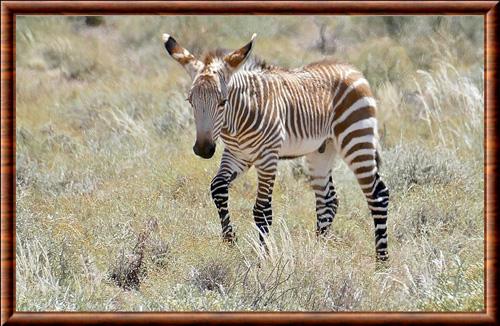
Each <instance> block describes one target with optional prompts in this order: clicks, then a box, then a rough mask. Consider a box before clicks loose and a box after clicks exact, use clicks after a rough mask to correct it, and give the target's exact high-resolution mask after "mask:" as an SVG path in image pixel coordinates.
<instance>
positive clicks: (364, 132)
mask: <svg viewBox="0 0 500 326" xmlns="http://www.w3.org/2000/svg"><path fill="white" fill-rule="evenodd" d="M368 135H374V132H373V128H364V129H358V130H355V131H353V132H351V133H349V134H347V135H346V137H345V138H344V140H343V141H342V145H341V146H340V148H344V147H346V146H347V144H349V142H350V141H351V140H352V139H353V138H357V137H363V136H368Z"/></svg>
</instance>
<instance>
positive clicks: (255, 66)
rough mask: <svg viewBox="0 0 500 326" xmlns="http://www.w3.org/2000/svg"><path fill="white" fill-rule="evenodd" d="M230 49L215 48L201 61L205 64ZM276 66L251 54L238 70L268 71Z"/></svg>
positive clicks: (222, 56) (219, 57)
mask: <svg viewBox="0 0 500 326" xmlns="http://www.w3.org/2000/svg"><path fill="white" fill-rule="evenodd" d="M231 52H232V51H231V50H228V49H224V48H217V49H216V50H215V51H211V52H208V53H206V54H205V55H204V57H203V60H202V61H203V63H204V64H205V65H209V64H210V63H211V62H213V61H214V60H216V59H222V58H224V56H226V55H227V54H229V53H231ZM277 68H278V67H277V66H273V65H270V64H268V63H267V62H266V61H265V60H263V59H262V58H260V57H258V56H256V55H253V54H251V55H250V57H249V58H248V59H247V60H246V62H245V63H244V64H243V66H241V68H240V70H245V71H270V70H275V69H277Z"/></svg>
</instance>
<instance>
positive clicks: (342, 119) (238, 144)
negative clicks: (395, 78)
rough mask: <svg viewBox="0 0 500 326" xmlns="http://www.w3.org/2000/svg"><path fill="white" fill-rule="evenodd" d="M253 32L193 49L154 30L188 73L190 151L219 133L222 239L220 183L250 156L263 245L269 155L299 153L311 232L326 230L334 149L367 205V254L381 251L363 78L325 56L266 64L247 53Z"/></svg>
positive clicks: (273, 163) (383, 227) (274, 158)
mask: <svg viewBox="0 0 500 326" xmlns="http://www.w3.org/2000/svg"><path fill="white" fill-rule="evenodd" d="M255 37H256V34H253V36H252V38H251V40H250V42H248V43H247V44H246V45H245V46H243V47H242V48H240V49H238V50H235V51H228V50H222V49H217V50H215V51H211V52H208V53H206V54H205V55H204V56H202V57H201V59H198V58H197V57H195V56H194V55H193V54H191V53H190V52H189V51H188V50H186V49H185V48H183V47H181V46H180V45H179V44H178V43H177V41H176V40H175V39H174V38H173V37H172V36H170V35H169V34H163V43H164V46H165V48H166V50H167V52H168V54H169V55H170V56H171V57H172V58H173V59H175V60H176V61H177V62H178V63H179V64H181V65H182V66H183V67H184V69H185V70H186V71H187V73H188V74H189V76H190V77H191V80H192V85H191V88H190V91H189V95H188V98H187V100H188V101H189V103H190V104H191V106H192V108H193V113H194V120H195V125H196V141H195V144H194V146H193V151H194V153H195V154H196V155H198V156H200V157H202V158H205V159H209V158H211V157H212V156H213V154H214V152H215V148H216V141H217V140H218V139H219V137H220V138H221V139H222V142H223V143H224V145H225V147H224V150H223V153H222V159H221V163H220V166H219V169H218V171H217V174H216V175H215V177H214V178H213V179H212V181H211V184H210V190H211V196H212V199H213V202H214V203H215V206H216V207H217V211H218V214H219V218H220V223H221V226H222V238H223V240H224V241H227V242H230V243H233V242H234V241H235V231H234V228H233V225H232V224H231V221H230V217H229V212H228V198H229V196H228V193H229V187H230V185H231V183H232V182H234V180H235V179H236V178H238V177H239V176H241V175H242V174H244V173H245V172H246V171H247V170H248V169H249V168H250V167H252V166H253V167H254V168H255V169H256V172H257V178H258V189H257V196H256V201H255V205H254V207H253V216H254V221H255V224H256V226H257V228H258V230H259V238H260V241H261V243H262V244H264V246H265V238H266V236H267V235H268V233H269V227H270V226H271V225H272V207H271V200H272V193H273V186H274V182H275V177H276V173H277V166H278V161H279V160H281V159H290V158H298V157H305V160H306V163H307V165H308V168H309V174H310V176H309V178H310V182H311V185H312V189H313V190H314V193H315V198H316V216H317V218H316V233H317V235H325V234H326V233H327V232H328V230H329V229H330V226H331V224H332V222H333V219H334V217H335V214H336V212H337V208H338V205H339V202H338V198H337V193H336V191H335V186H334V183H333V180H332V165H333V161H334V158H335V157H336V156H340V157H342V159H343V160H344V161H345V163H347V165H348V166H349V168H350V169H351V170H352V172H353V173H354V174H355V176H356V178H357V181H358V183H359V186H360V187H361V190H362V192H363V193H364V195H365V198H366V201H367V204H368V207H369V208H370V210H371V214H372V217H373V221H374V227H375V251H376V259H377V261H385V260H387V259H388V257H389V256H388V252H387V210H388V204H389V190H388V189H387V187H386V186H385V184H384V182H383V181H382V179H381V177H380V175H379V141H378V134H377V120H376V117H375V113H376V101H375V99H374V97H373V95H372V92H371V90H370V87H369V84H368V82H367V80H366V79H365V78H364V77H363V75H362V73H361V72H359V71H358V70H356V69H355V68H354V67H352V66H350V65H347V64H340V63H336V62H333V61H331V60H323V61H319V62H315V63H312V64H309V65H306V66H304V67H302V68H294V69H288V68H283V67H279V66H274V65H269V64H267V63H266V62H265V61H263V60H261V59H259V58H257V57H256V56H253V55H252V56H251V55H250V54H251V51H252V48H253V44H254V40H255Z"/></svg>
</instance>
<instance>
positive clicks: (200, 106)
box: [163, 34, 256, 159]
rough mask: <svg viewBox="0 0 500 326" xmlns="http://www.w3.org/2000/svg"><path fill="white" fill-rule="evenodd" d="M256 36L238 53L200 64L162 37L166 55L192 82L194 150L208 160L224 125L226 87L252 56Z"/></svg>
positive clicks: (212, 57)
mask: <svg viewBox="0 0 500 326" xmlns="http://www.w3.org/2000/svg"><path fill="white" fill-rule="evenodd" d="M255 36H256V34H253V36H252V39H251V41H250V42H249V43H248V44H246V45H245V46H243V47H242V48H240V49H239V50H236V51H233V52H229V53H224V54H222V52H220V51H216V52H215V53H212V54H208V55H206V56H205V58H204V60H203V61H201V60H198V59H197V58H196V57H195V56H194V55H192V54H191V53H190V52H189V51H188V50H186V49H184V48H183V47H181V46H180V45H179V44H178V43H177V41H176V40H175V39H174V38H173V37H172V36H170V35H168V34H163V42H164V45H165V48H166V49H167V52H168V53H169V54H170V56H172V58H174V59H175V60H176V61H177V62H178V63H180V64H181V65H182V66H183V67H184V69H185V70H186V71H187V73H188V74H189V76H190V77H191V80H192V85H191V89H190V91H189V95H188V101H189V103H190V104H191V106H192V107H193V113H194V119H195V123H196V142H195V144H194V146H193V151H194V153H195V154H196V155H198V156H200V157H203V158H207V159H208V158H211V157H212V156H213V155H214V153H215V142H216V141H217V138H218V137H219V134H220V131H221V129H222V125H223V124H224V109H225V107H226V104H227V100H228V90H227V84H228V83H229V80H230V79H231V76H232V75H233V74H234V73H235V72H236V71H237V70H238V68H239V67H241V66H242V65H243V63H244V62H245V61H246V60H247V58H248V57H249V55H250V52H251V50H252V45H253V41H254V39H255Z"/></svg>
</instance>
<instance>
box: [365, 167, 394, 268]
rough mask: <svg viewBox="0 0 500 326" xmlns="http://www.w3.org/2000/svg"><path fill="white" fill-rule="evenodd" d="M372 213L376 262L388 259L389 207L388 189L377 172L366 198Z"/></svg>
mask: <svg viewBox="0 0 500 326" xmlns="http://www.w3.org/2000/svg"><path fill="white" fill-rule="evenodd" d="M366 198H367V201H368V207H369V208H370V211H371V213H372V217H373V223H374V227H375V250H376V252H377V260H378V261H386V260H388V259H389V254H388V251H387V208H388V205H389V189H387V187H386V186H385V184H384V182H383V181H382V179H381V178H380V176H379V174H378V172H377V173H376V174H375V177H374V182H373V186H372V190H371V192H370V195H369V196H367V197H366Z"/></svg>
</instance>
